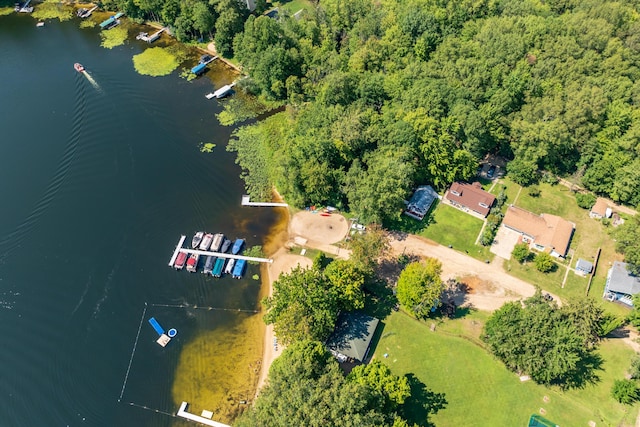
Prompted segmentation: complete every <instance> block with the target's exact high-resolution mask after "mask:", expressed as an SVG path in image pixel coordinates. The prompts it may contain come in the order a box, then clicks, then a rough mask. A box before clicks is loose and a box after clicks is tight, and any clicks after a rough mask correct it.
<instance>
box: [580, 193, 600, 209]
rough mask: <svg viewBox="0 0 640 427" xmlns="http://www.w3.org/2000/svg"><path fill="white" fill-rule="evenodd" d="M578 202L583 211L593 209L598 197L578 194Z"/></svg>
mask: <svg viewBox="0 0 640 427" xmlns="http://www.w3.org/2000/svg"><path fill="white" fill-rule="evenodd" d="M576 202H577V203H578V206H580V207H581V208H582V209H591V206H593V205H594V203H595V202H596V196H594V195H593V194H591V193H576Z"/></svg>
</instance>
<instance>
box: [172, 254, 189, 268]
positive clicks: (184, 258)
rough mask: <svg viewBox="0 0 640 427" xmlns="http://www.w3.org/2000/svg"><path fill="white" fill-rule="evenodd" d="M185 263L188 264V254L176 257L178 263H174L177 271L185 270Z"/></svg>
mask: <svg viewBox="0 0 640 427" xmlns="http://www.w3.org/2000/svg"><path fill="white" fill-rule="evenodd" d="M185 262H187V253H186V252H178V256H177V257H176V262H174V263H173V267H174V268H175V269H176V270H182V269H183V268H184V264H185Z"/></svg>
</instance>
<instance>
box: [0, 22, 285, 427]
mask: <svg viewBox="0 0 640 427" xmlns="http://www.w3.org/2000/svg"><path fill="white" fill-rule="evenodd" d="M99 44H100V38H99V35H98V32H97V30H94V29H89V30H86V29H85V30H80V29H79V28H78V22H77V21H75V22H66V23H58V22H48V23H47V25H46V26H45V27H44V28H36V26H35V21H34V20H33V19H32V18H31V17H29V16H26V15H21V16H18V15H16V14H14V15H10V16H2V17H0V337H1V340H2V343H1V344H0V420H1V421H0V425H2V426H67V425H69V426H84V425H86V426H145V425H148V426H162V425H175V424H176V421H175V419H174V418H171V417H170V416H167V415H164V414H159V413H155V412H152V411H149V410H145V409H141V408H139V407H136V406H131V405H128V404H126V403H125V402H133V403H136V404H140V405H142V406H147V407H150V408H153V409H158V410H161V411H164V412H168V413H170V412H175V410H176V409H177V407H176V406H175V404H176V403H175V400H176V397H175V396H172V392H171V387H172V384H173V382H174V380H175V375H176V371H175V367H176V365H177V363H178V360H179V358H180V354H181V350H182V348H184V346H186V345H187V344H188V343H189V341H190V340H191V339H193V338H195V337H197V336H198V335H199V334H202V333H206V332H207V331H211V330H215V329H216V328H217V329H220V330H233V328H235V327H236V326H237V325H238V324H239V322H242V321H243V320H246V317H247V316H258V315H257V314H255V315H254V314H251V313H249V314H247V313H244V314H241V313H240V312H234V311H206V310H198V309H175V308H161V307H157V306H147V315H146V318H148V317H150V316H151V315H154V316H155V317H156V318H157V319H158V320H159V321H160V323H161V324H163V323H164V324H163V326H165V327H166V328H168V327H174V326H175V327H177V328H178V329H179V330H180V332H181V333H180V335H179V336H178V338H179V339H176V340H175V341H174V342H172V343H170V345H169V346H168V347H167V348H165V349H160V347H158V346H157V345H156V344H155V343H154V340H155V338H156V337H154V332H153V329H152V328H151V327H150V326H149V325H148V323H147V322H146V319H145V321H144V322H143V324H142V328H141V331H142V333H141V335H140V340H139V342H138V348H137V352H136V354H135V358H134V363H133V364H132V368H131V372H130V374H131V375H130V378H129V383H128V384H127V385H126V388H125V392H124V397H123V402H118V398H119V396H120V394H121V391H122V386H123V381H124V377H125V373H126V371H127V367H128V365H129V360H130V355H131V352H132V347H133V344H134V339H135V337H136V333H137V331H138V326H139V324H140V323H139V322H140V319H141V315H142V313H143V310H144V307H145V302H146V303H149V304H174V305H185V304H186V305H194V304H197V305H199V306H212V307H221V308H232V309H247V310H255V309H256V308H257V305H258V301H257V298H258V292H259V287H260V285H259V282H257V281H255V280H251V279H250V278H247V279H244V280H241V281H237V280H232V279H230V278H228V279H221V280H216V279H213V278H209V279H208V278H205V277H204V275H201V274H188V273H187V272H184V271H183V272H176V271H174V270H173V269H170V268H169V267H168V266H167V263H168V261H169V258H170V257H171V254H172V252H173V249H174V247H175V244H176V243H177V241H178V238H179V236H180V235H181V234H193V232H195V231H196V230H200V229H202V230H208V231H211V232H224V233H225V234H227V235H228V236H229V237H232V238H233V237H236V236H242V237H246V238H247V241H248V245H249V246H252V245H255V244H261V243H262V239H263V236H264V235H265V233H266V232H267V230H268V228H269V227H270V226H271V225H272V224H273V222H274V221H275V219H276V218H275V214H274V213H273V212H269V211H256V210H246V209H242V208H241V207H240V203H239V202H240V198H241V195H242V193H243V185H242V182H241V181H240V179H239V178H238V176H239V173H240V170H239V169H238V167H237V166H236V165H235V164H234V162H233V160H234V158H233V155H232V154H231V153H227V152H226V151H225V150H224V146H225V145H226V142H227V141H228V138H229V135H230V133H231V129H229V128H224V127H220V126H218V125H217V121H216V119H215V116H214V114H215V113H216V112H218V111H220V105H219V103H218V101H215V100H206V99H205V97H204V94H206V93H208V92H209V91H210V90H211V89H212V85H211V82H210V81H208V80H207V79H206V78H202V79H198V80H196V81H193V82H187V81H185V80H183V79H180V78H179V77H178V75H177V73H174V74H173V75H170V76H167V77H157V78H151V77H145V76H140V75H138V74H137V73H136V72H135V71H134V69H133V64H132V60H131V58H132V56H133V55H134V54H137V53H139V52H141V51H142V49H144V48H147V45H146V44H142V43H137V42H135V41H133V42H129V43H128V44H126V45H125V46H121V47H118V48H115V49H112V50H108V49H104V48H101V47H100V46H99ZM74 62H81V63H82V64H84V65H85V66H86V68H87V70H88V71H89V73H90V75H91V76H92V78H93V79H94V80H95V82H96V83H97V85H98V86H99V87H98V88H96V87H94V86H93V85H92V84H91V83H90V82H89V81H88V80H87V79H86V78H85V77H84V76H83V75H81V74H79V73H77V72H76V71H74V69H73V63H74ZM228 77H229V79H231V78H232V76H228ZM201 142H213V143H215V144H217V147H216V148H215V150H214V152H213V153H212V154H205V153H201V152H200V151H199V149H198V145H199V143H201ZM257 272H258V269H257V267H255V266H252V267H250V269H249V271H248V276H251V275H253V274H255V273H257ZM225 345H227V346H228V345H230V344H228V343H220V351H225V347H224V346H225ZM202 360H203V362H202V363H207V362H206V360H207V359H206V355H203V357H202ZM177 424H180V425H181V424H182V423H181V422H179V423H177Z"/></svg>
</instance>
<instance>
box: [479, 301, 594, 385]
mask: <svg viewBox="0 0 640 427" xmlns="http://www.w3.org/2000/svg"><path fill="white" fill-rule="evenodd" d="M605 319H606V317H605V316H603V313H602V310H601V309H600V308H599V307H598V306H597V305H596V304H595V303H593V302H589V301H587V300H586V299H583V300H579V301H575V302H573V303H570V304H568V305H566V306H563V307H562V308H558V307H557V306H556V305H555V304H554V303H548V302H547V301H546V300H545V299H544V298H543V297H542V295H541V294H540V293H539V292H538V293H537V294H536V295H535V296H533V297H531V298H529V299H527V300H526V301H525V302H524V305H522V304H521V303H520V302H512V303H507V304H505V305H504V306H502V307H501V308H500V309H499V310H497V311H496V312H494V313H493V314H492V315H491V317H490V318H489V320H488V321H487V323H486V324H485V327H484V333H483V337H482V338H483V340H484V341H485V342H486V343H487V345H488V346H489V349H490V350H491V351H492V352H493V354H494V355H496V357H498V358H499V359H500V360H502V361H503V362H504V364H505V365H506V366H507V367H508V368H509V369H512V370H514V371H516V372H518V373H522V374H528V375H530V376H531V378H533V379H534V380H535V381H536V382H539V383H543V384H560V385H562V386H576V385H581V384H584V382H585V381H588V380H590V378H591V375H592V374H593V372H592V370H593V368H594V367H595V366H596V362H597V359H596V358H594V357H593V353H592V350H593V349H594V348H595V345H596V342H597V340H598V338H599V337H600V336H601V334H602V333H603V329H602V325H603V322H604V321H605Z"/></svg>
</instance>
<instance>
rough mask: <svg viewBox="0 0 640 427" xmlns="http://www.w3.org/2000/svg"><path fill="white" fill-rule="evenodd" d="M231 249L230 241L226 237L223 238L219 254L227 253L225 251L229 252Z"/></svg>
mask: <svg viewBox="0 0 640 427" xmlns="http://www.w3.org/2000/svg"><path fill="white" fill-rule="evenodd" d="M230 247H231V240H230V239H227V238H226V237H225V238H224V240H223V241H222V246H221V247H220V252H222V253H223V254H224V253H227V251H228V250H229V248H230Z"/></svg>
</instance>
